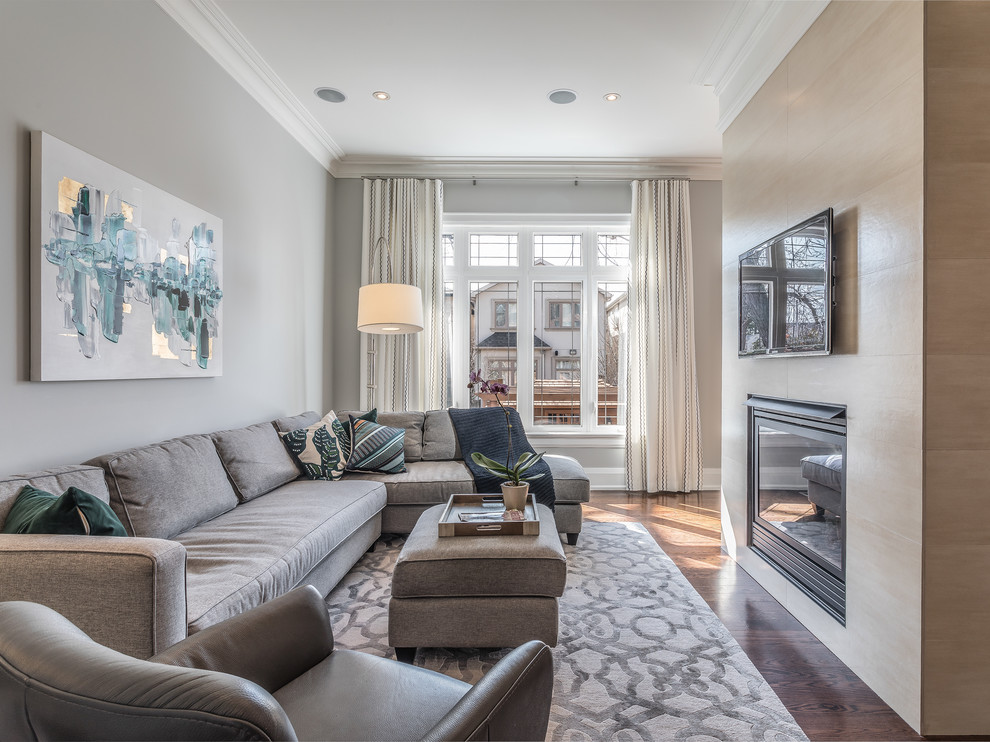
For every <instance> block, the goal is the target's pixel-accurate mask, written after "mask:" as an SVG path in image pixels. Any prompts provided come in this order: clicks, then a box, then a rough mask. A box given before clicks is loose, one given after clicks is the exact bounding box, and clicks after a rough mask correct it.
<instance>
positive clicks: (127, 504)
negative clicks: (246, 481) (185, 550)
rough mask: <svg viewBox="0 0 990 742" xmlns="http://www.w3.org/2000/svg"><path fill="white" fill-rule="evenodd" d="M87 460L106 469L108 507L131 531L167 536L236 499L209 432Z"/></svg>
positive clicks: (230, 505)
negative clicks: (108, 496)
mask: <svg viewBox="0 0 990 742" xmlns="http://www.w3.org/2000/svg"><path fill="white" fill-rule="evenodd" d="M86 463H87V464H98V465H99V466H102V467H103V468H104V470H105V471H106V474H107V477H106V478H107V488H108V489H109V491H110V507H112V508H113V509H114V512H115V513H117V517H118V518H120V520H121V522H123V524H124V528H126V529H127V532H128V533H129V534H131V535H132V536H143V537H149V538H171V537H172V536H176V535H178V534H180V533H183V532H184V531H188V530H189V529H190V528H192V527H193V526H195V525H198V524H199V523H203V522H204V521H207V520H210V519H211V518H215V517H216V516H218V515H220V514H221V513H226V512H227V511H228V510H232V509H233V508H234V507H235V506H236V505H237V495H236V493H235V492H234V488H233V487H231V485H230V481H229V480H228V479H227V472H226V470H225V469H224V468H223V464H222V463H221V462H220V456H219V455H217V449H216V447H215V446H214V445H213V439H212V438H210V436H208V435H188V436H185V437H183V438H175V439H173V440H170V441H163V442H161V443H155V444H153V445H151V446H143V447H141V448H132V449H129V450H127V451H121V452H120V453H112V454H107V455H106V456H100V457H98V458H96V459H93V460H91V461H87V462H86Z"/></svg>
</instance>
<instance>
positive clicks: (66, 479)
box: [0, 464, 110, 527]
mask: <svg viewBox="0 0 990 742" xmlns="http://www.w3.org/2000/svg"><path fill="white" fill-rule="evenodd" d="M26 484H29V485H31V486H32V487H36V488H38V489H39V490H43V491H45V492H51V493H53V494H56V495H61V494H62V493H63V492H65V491H66V490H67V489H69V487H78V488H79V489H81V490H83V491H84V492H88V493H89V494H91V495H93V496H94V497H98V498H99V499H101V500H103V502H110V493H109V492H108V491H107V483H106V481H105V480H104V478H103V469H101V468H99V467H97V466H85V465H82V464H73V465H72V466H60V467H58V468H57V469H46V470H44V471H36V472H32V473H31V474H12V475H10V476H7V477H0V527H2V526H3V523H4V521H5V520H6V519H7V514H8V513H9V512H10V509H11V508H12V507H13V505H14V501H15V500H16V499H17V495H18V494H20V492H21V490H22V489H23V488H24V485H26Z"/></svg>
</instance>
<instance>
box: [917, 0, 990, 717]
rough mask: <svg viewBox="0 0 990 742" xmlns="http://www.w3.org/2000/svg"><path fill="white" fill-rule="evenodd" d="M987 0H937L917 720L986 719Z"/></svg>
mask: <svg viewBox="0 0 990 742" xmlns="http://www.w3.org/2000/svg"><path fill="white" fill-rule="evenodd" d="M988 38H990V4H988V3H972V2H936V3H928V7H927V18H926V37H925V51H926V70H925V75H926V79H925V81H926V93H927V109H926V123H927V127H926V133H925V165H926V168H927V173H928V176H927V180H926V183H925V198H926V207H925V208H926V210H925V218H926V227H925V230H926V231H925V245H926V256H925V300H926V305H927V316H926V318H925V347H926V351H927V356H926V359H925V361H926V363H925V428H926V429H925V436H926V451H925V505H924V518H925V520H924V523H925V529H924V546H925V550H924V558H925V565H924V575H925V578H924V579H925V581H924V608H923V618H924V643H923V660H924V672H923V676H922V677H923V694H922V712H923V714H922V716H923V724H922V731H924V732H925V733H928V734H940V735H976V734H987V733H988V732H990V704H988V703H987V698H988V697H990V643H988V642H987V641H986V639H985V633H986V631H987V626H988V625H990V527H988V518H990V491H988V490H990V485H988V482H990V345H988V342H987V341H988V340H990V329H988V328H990V321H988V317H990V283H988V281H990V249H988V244H990V219H988V213H990V206H988V201H990V45H988V43H987V39H988Z"/></svg>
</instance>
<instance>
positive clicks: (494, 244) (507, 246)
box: [471, 234, 519, 266]
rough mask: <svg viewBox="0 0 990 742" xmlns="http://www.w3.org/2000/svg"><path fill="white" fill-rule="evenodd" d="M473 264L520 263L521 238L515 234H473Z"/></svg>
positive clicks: (506, 264) (507, 264)
mask: <svg viewBox="0 0 990 742" xmlns="http://www.w3.org/2000/svg"><path fill="white" fill-rule="evenodd" d="M471 265H505V266H509V265H519V238H518V237H517V236H516V235H514V234H473V235H471Z"/></svg>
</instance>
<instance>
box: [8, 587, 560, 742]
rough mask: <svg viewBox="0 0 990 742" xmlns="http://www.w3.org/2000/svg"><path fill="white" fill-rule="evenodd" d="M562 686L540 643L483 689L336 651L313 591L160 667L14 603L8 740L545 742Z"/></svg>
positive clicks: (189, 646) (161, 658) (197, 643)
mask: <svg viewBox="0 0 990 742" xmlns="http://www.w3.org/2000/svg"><path fill="white" fill-rule="evenodd" d="M552 684H553V664H552V661H551V657H550V650H549V649H548V648H547V646H546V645H545V644H543V643H542V642H537V641H531V642H529V643H527V644H524V645H523V646H521V647H518V648H517V649H515V650H513V651H512V652H511V653H510V654H509V655H507V656H506V657H505V658H504V659H502V661H500V662H499V663H498V664H497V665H496V666H495V667H494V668H493V669H492V670H490V671H489V672H488V673H487V674H486V675H485V676H484V678H482V679H481V680H480V681H479V682H478V683H477V684H476V685H475V686H473V687H472V686H470V685H468V684H467V683H463V682H461V681H459V680H455V679H453V678H449V677H447V676H445V675H441V674H439V673H435V672H431V671H429V670H424V669H422V668H418V667H412V666H410V665H405V664H402V663H400V662H395V661H393V660H389V659H384V658H381V657H375V656H373V655H369V654H365V653H362V652H354V651H350V650H346V649H334V645H333V634H332V633H331V630H330V622H329V620H328V618H327V610H326V605H325V604H324V602H323V599H322V598H321V597H320V594H319V592H318V591H317V590H316V589H315V588H312V587H308V586H307V587H304V588H299V589H297V590H293V591H292V592H290V593H288V594H287V595H284V596H282V597H281V598H278V599H276V600H272V601H270V602H269V603H266V604H264V605H262V606H260V607H258V608H255V609H254V610H251V611H247V612H246V613H243V614H241V615H239V616H236V617H234V618H231V619H229V620H227V621H225V622H223V623H221V624H217V625H215V626H212V627H210V628H208V629H206V630H204V631H201V632H199V633H197V634H193V635H192V636H190V637H189V638H188V639H185V640H184V641H182V642H180V643H178V644H176V645H175V646H173V647H171V648H169V649H167V650H166V651H164V652H162V653H161V654H158V655H156V656H155V657H152V658H151V659H150V660H139V659H135V658H133V657H129V656H127V655H124V654H120V653H119V652H115V651H114V650H112V649H108V648H107V647H104V646H102V645H100V644H97V643H95V642H93V641H92V640H91V639H90V638H89V637H88V636H86V634H84V633H83V632H82V631H81V630H79V629H78V628H76V627H75V626H74V625H73V624H72V623H70V622H69V621H68V620H67V619H65V618H63V617H62V616H60V615H59V614H58V613H56V612H55V611H53V610H51V609H50V608H46V607H44V606H41V605H37V604H35V603H23V602H10V603H0V739H4V740H97V739H99V740H176V739H183V740H295V739H315V740H418V739H423V740H535V739H543V738H544V736H545V734H546V729H547V720H548V718H549V714H550V698H551V692H552Z"/></svg>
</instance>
